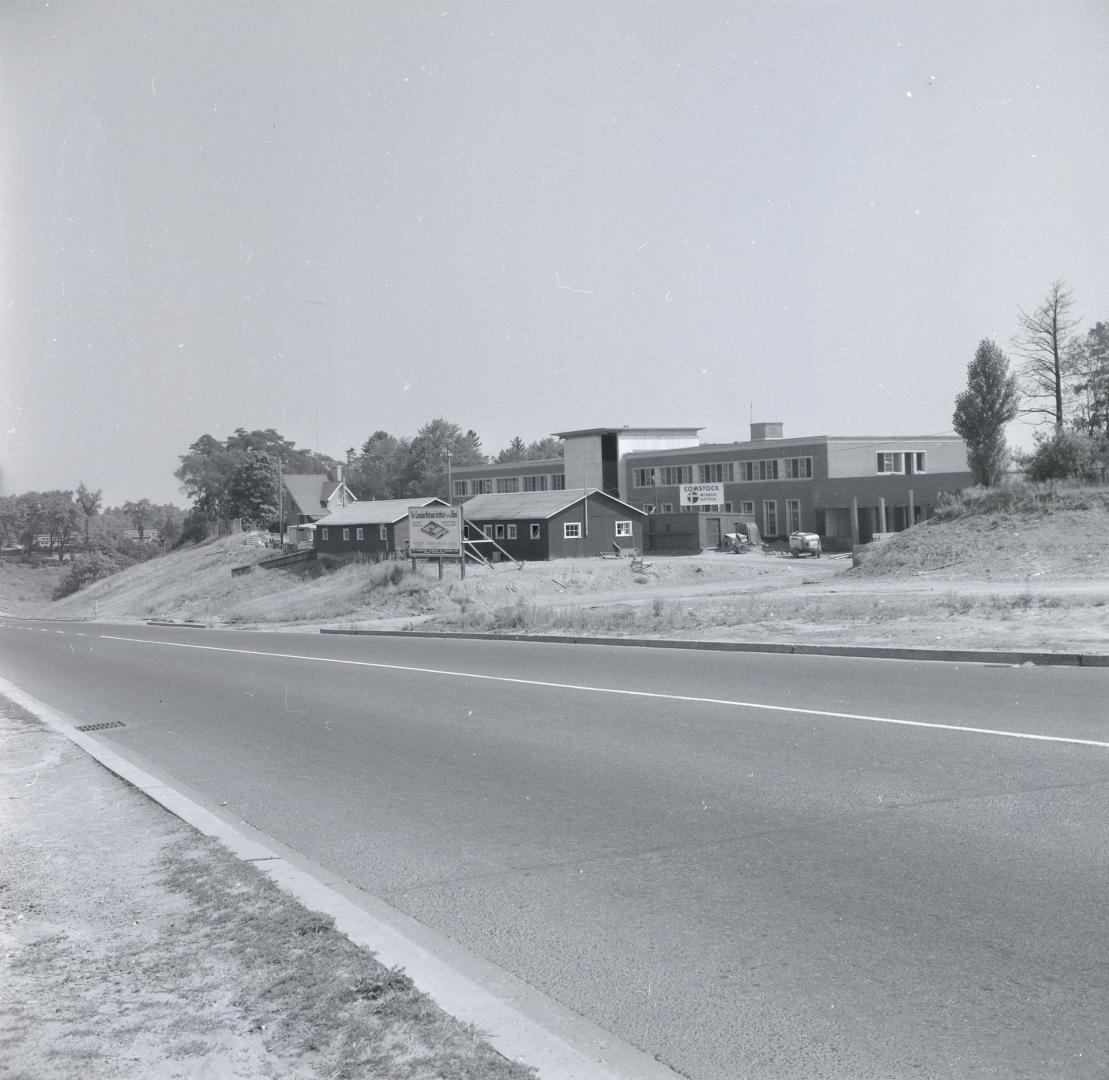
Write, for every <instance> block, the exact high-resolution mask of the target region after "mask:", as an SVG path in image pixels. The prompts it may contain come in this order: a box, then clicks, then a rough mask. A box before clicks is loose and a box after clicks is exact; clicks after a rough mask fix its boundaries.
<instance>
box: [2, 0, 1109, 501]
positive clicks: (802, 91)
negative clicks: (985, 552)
mask: <svg viewBox="0 0 1109 1080" xmlns="http://www.w3.org/2000/svg"><path fill="white" fill-rule="evenodd" d="M1107 117H1109V5H1107V4H1106V3H1104V2H1098V3H1088V4H1083V3H1068V2H1066V0H1042V2H1038V3H1028V4H1020V3H1008V4H1004V5H1002V4H997V3H874V4H858V3H820V4H813V3H788V2H781V3H774V4H770V3H742V2H732V3H709V2H701V0H684V2H681V3H650V2H646V0H621V2H614V0H590V2H588V3H584V2H583V3H566V2H561V0H560V2H557V3H553V2H549V0H544V2H527V0H523V2H522V0H505V2H497V3H493V2H487V0H472V2H470V3H464V4H458V3H455V2H454V0H437V2H435V3H422V2H419V0H379V2H357V3H355V2H351V3H337V2H332V3H324V2H319V0H264V2H262V0H259V2H250V0H235V2H221V0H211V2H207V3H198V2H195V0H163V2H130V0H128V2H109V0H50V2H46V0H3V3H2V4H0V143H2V155H0V183H2V203H0V295H2V297H3V303H2V305H0V312H2V324H0V413H2V415H0V425H2V426H0V440H2V441H0V492H2V493H5V494H8V493H12V492H18V491H22V490H26V489H29V488H38V489H45V488H58V487H62V488H73V487H76V485H77V483H78V481H79V480H83V481H84V482H85V483H86V484H87V485H88V486H89V487H91V488H98V487H99V488H103V489H104V495H105V500H106V502H107V503H109V504H118V503H121V502H123V501H124V500H126V499H137V498H141V497H148V498H151V499H154V500H156V501H177V502H181V503H183V502H184V497H183V496H181V495H180V494H179V491H178V487H177V482H176V480H175V479H174V478H173V470H174V469H175V468H176V467H177V465H178V457H179V455H180V454H182V453H184V452H185V450H186V448H187V447H188V445H189V443H191V442H193V441H195V440H196V439H197V438H198V437H199V436H200V435H202V434H205V433H209V434H212V435H214V436H216V437H217V438H224V437H226V435H227V434H228V433H229V432H231V431H232V430H234V428H236V427H246V428H259V427H276V428H277V429H278V430H279V431H281V433H282V434H284V435H285V436H286V437H288V438H291V439H293V440H295V441H296V442H297V443H299V444H301V445H304V446H308V447H312V448H315V447H316V446H317V445H318V447H319V449H321V450H323V451H324V452H326V453H330V454H332V455H334V456H336V457H341V456H342V455H343V454H344V453H345V451H346V449H347V447H350V446H355V447H357V446H360V445H361V443H362V442H363V441H364V440H365V438H366V437H367V436H368V435H369V434H370V433H371V432H372V431H374V430H376V429H379V428H384V429H386V430H388V431H391V432H393V433H394V434H397V435H412V434H415V432H416V430H417V429H418V427H419V426H420V425H421V424H423V423H424V422H425V421H427V420H429V419H431V418H433V417H436V416H444V417H447V418H448V419H450V420H453V421H455V422H456V423H459V424H461V425H462V427H463V428H471V427H472V428H474V429H475V430H476V431H477V432H478V433H479V434H480V435H481V437H482V440H483V445H484V448H485V449H486V451H487V452H496V451H497V450H499V449H501V448H502V447H504V446H506V445H507V444H508V442H509V441H510V440H511V438H512V437H513V436H514V435H517V434H519V435H521V436H522V437H523V438H524V439H525V440H526V441H532V440H534V439H537V438H541V437H543V436H545V435H546V434H548V433H549V432H552V431H560V430H567V429H572V428H579V427H590V426H597V425H609V424H611V425H623V424H628V425H632V426H639V425H681V426H694V425H700V426H703V427H704V429H705V430H704V431H703V433H702V437H703V438H704V439H705V440H706V441H731V440H735V439H743V438H746V437H747V434H748V423H749V421H750V419H751V417H752V415H753V417H754V419H755V420H780V421H782V422H784V424H785V431H786V434H787V435H797V436H801V435H818V434H843V435H852V434H879V435H880V434H905V435H911V434H932V433H939V432H945V431H950V429H951V413H952V407H953V400H954V397H955V395H956V393H958V391H959V390H961V389H962V388H963V386H964V385H965V377H966V365H967V363H968V362H969V361H970V359H971V358H972V356H973V354H974V350H975V347H976V346H977V344H978V342H979V340H980V339H982V338H983V337H992V338H994V339H996V340H997V341H998V342H999V343H1000V344H1001V345H1002V347H1003V348H1006V349H1008V346H1009V339H1010V338H1011V337H1012V335H1013V334H1014V333H1015V332H1016V329H1017V325H1016V315H1017V305H1018V304H1019V305H1023V306H1025V307H1027V308H1031V307H1034V306H1035V305H1036V304H1037V303H1038V302H1039V301H1040V300H1042V298H1043V296H1044V294H1045V293H1046V291H1047V288H1048V286H1049V285H1050V283H1051V281H1052V280H1054V279H1055V278H1057V277H1060V276H1065V277H1066V278H1067V279H1068V281H1069V282H1070V284H1071V286H1072V288H1073V289H1074V293H1075V299H1076V302H1077V305H1076V312H1077V313H1078V314H1080V315H1081V316H1083V317H1084V319H1085V324H1086V325H1090V324H1092V323H1093V322H1094V321H1097V320H1099V319H1102V320H1104V319H1109V214H1107V210H1106V206H1107V199H1109V194H1107V193H1109V123H1107ZM1010 355H1011V353H1010ZM317 432H318V435H317ZM1027 434H1028V432H1027V430H1025V431H1024V432H1023V433H1018V438H1023V439H1024V441H1025V442H1027Z"/></svg>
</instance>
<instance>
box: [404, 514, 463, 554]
mask: <svg viewBox="0 0 1109 1080" xmlns="http://www.w3.org/2000/svg"><path fill="white" fill-rule="evenodd" d="M408 553H409V554H410V555H413V556H419V555H430V556H433V557H434V556H438V557H439V558H450V557H453V558H455V559H460V558H462V507H460V506H410V507H409V508H408Z"/></svg>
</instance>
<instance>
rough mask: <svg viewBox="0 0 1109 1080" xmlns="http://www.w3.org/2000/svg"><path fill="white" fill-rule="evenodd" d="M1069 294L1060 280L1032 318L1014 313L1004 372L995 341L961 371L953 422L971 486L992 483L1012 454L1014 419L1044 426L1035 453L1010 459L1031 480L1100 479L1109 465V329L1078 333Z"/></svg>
mask: <svg viewBox="0 0 1109 1080" xmlns="http://www.w3.org/2000/svg"><path fill="white" fill-rule="evenodd" d="M1080 324H1081V319H1079V318H1078V317H1076V316H1075V314H1074V295H1073V293H1072V291H1071V290H1070V288H1069V287H1068V286H1067V283H1066V281H1065V280H1064V279H1062V278H1060V279H1058V280H1056V281H1054V282H1052V284H1051V287H1050V288H1049V289H1048V292H1047V296H1046V297H1045V298H1044V300H1043V302H1042V303H1041V304H1040V305H1039V306H1038V307H1036V308H1035V309H1033V310H1032V311H1031V312H1029V311H1025V310H1024V309H1023V308H1018V325H1019V327H1020V329H1019V330H1018V332H1017V334H1016V335H1015V336H1014V338H1013V341H1012V345H1013V350H1014V352H1015V353H1016V355H1017V357H1018V362H1017V364H1016V365H1015V367H1014V368H1012V369H1011V368H1010V362H1009V358H1008V356H1006V355H1005V353H1004V352H1003V351H1002V350H1001V348H1000V347H999V346H998V345H997V343H996V342H994V341H990V340H988V339H986V340H983V341H982V342H980V343H979V345H978V349H977V350H976V352H975V354H974V359H973V360H971V362H970V363H969V364H968V365H967V385H966V389H965V390H963V391H962V392H961V393H960V394H959V395H958V397H957V398H956V399H955V412H954V415H953V417H952V423H953V426H954V429H955V432H956V434H957V435H959V436H961V437H962V439H963V440H964V441H965V442H966V444H967V464H968V465H969V466H970V470H971V472H972V473H973V475H974V479H975V482H976V483H979V484H982V485H983V486H985V487H991V486H993V485H996V484H997V483H998V482H999V481H1000V480H1001V478H1002V477H1003V476H1004V474H1005V470H1006V468H1007V467H1008V465H1009V462H1010V460H1011V457H1012V455H1010V452H1009V448H1008V445H1007V443H1006V440H1005V425H1006V424H1008V423H1011V422H1012V421H1013V420H1016V419H1018V418H1019V417H1022V416H1023V417H1028V418H1030V419H1031V420H1032V422H1034V423H1038V424H1040V425H1047V426H1046V427H1041V429H1040V430H1039V431H1037V432H1036V433H1035V434H1034V435H1033V441H1034V449H1033V450H1032V451H1031V452H1030V453H1027V454H1017V455H1016V460H1017V463H1018V464H1019V465H1020V467H1021V468H1022V469H1023V471H1024V473H1025V475H1026V476H1027V477H1028V478H1029V479H1030V480H1061V479H1068V478H1075V479H1087V480H1089V479H1102V478H1104V475H1105V469H1106V466H1109V323H1105V322H1098V323H1095V324H1094V325H1093V326H1092V327H1090V328H1089V329H1088V330H1087V331H1086V332H1085V333H1084V334H1083V333H1082V332H1081V331H1080V329H1079V328H1080Z"/></svg>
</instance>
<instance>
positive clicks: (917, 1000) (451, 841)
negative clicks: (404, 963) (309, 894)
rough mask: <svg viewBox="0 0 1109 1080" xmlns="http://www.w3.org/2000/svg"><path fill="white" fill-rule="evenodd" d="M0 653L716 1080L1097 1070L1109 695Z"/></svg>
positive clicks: (922, 677) (402, 648) (228, 637)
mask: <svg viewBox="0 0 1109 1080" xmlns="http://www.w3.org/2000/svg"><path fill="white" fill-rule="evenodd" d="M0 626H2V627H3V628H2V629H0V675H3V677H5V678H7V679H10V680H11V681H12V682H14V683H16V684H17V685H19V686H20V687H21V688H22V689H24V690H25V691H27V692H28V693H31V694H33V695H35V696H37V697H39V698H41V699H42V700H44V701H46V702H48V703H49V704H51V705H53V706H54V707H55V708H57V709H60V710H62V711H64V712H66V713H68V714H69V715H71V716H73V717H75V718H77V719H79V720H80V721H81V722H82V723H97V722H108V721H122V722H123V723H124V724H125V727H123V728H117V729H113V730H110V731H105V732H103V733H102V737H103V738H104V739H105V741H109V740H110V741H111V744H112V745H113V747H114V748H116V749H117V750H120V751H121V752H123V753H125V754H127V755H129V756H132V757H135V758H136V759H138V760H141V761H143V762H146V763H151V764H153V765H154V766H156V767H157V768H159V769H160V770H161V771H163V772H168V773H170V774H172V775H173V776H175V777H177V778H178V779H179V780H180V781H181V782H182V783H184V784H187V785H189V786H191V787H193V788H195V789H197V790H198V791H200V792H202V793H203V794H204V795H205V796H206V797H208V798H210V799H212V800H213V801H216V802H221V803H227V804H228V807H227V808H228V809H229V810H232V811H234V812H235V813H237V814H238V815H240V816H241V817H242V818H244V819H245V820H247V821H249V822H251V823H252V824H254V825H256V826H258V827H259V828H261V829H263V830H264V831H265V832H267V833H269V834H270V835H272V836H274V837H276V838H277V839H279V840H280V841H282V842H283V843H285V844H288V845H290V846H291V847H293V848H295V849H297V850H299V851H301V852H303V853H304V854H306V855H308V856H310V857H311V858H313V859H315V860H316V861H318V862H320V863H322V864H324V865H325V866H327V867H329V868H330V869H333V870H334V871H335V872H336V873H338V874H340V875H341V876H343V877H344V878H346V879H348V880H350V881H352V882H354V883H356V884H357V885H359V886H361V887H362V888H364V889H366V890H368V891H369V892H371V893H373V894H375V895H377V896H379V897H381V898H382V899H384V900H386V901H388V902H389V903H390V904H392V905H394V906H395V907H397V908H399V909H400V910H402V911H404V912H406V913H408V914H410V915H412V916H414V917H416V918H418V919H420V920H421V921H422V922H424V923H426V924H428V925H430V926H432V927H434V928H436V929H437V930H440V931H442V932H444V933H447V934H449V935H450V936H451V937H453V938H455V939H456V940H458V941H460V942H462V943H463V944H465V945H466V946H468V947H469V948H471V949H473V950H475V951H476V952H478V953H480V954H482V955H484V956H486V957H488V958H489V959H491V960H493V961H494V962H496V963H498V964H500V965H501V966H503V967H505V968H507V969H509V970H511V971H512V972H514V973H515V974H517V975H519V976H520V977H521V978H523V979H525V980H527V981H528V982H530V983H532V984H533V985H535V986H536V987H538V988H539V989H541V990H543V991H545V992H546V993H548V994H550V995H552V996H553V997H555V998H558V999H559V1000H561V1001H563V1002H565V1003H566V1004H567V1005H569V1006H570V1007H572V1008H573V1009H575V1010H577V1011H578V1012H580V1013H582V1014H583V1015H585V1016H588V1017H589V1018H590V1019H592V1020H594V1021H596V1022H597V1023H599V1024H601V1025H602V1026H604V1027H606V1028H608V1029H609V1030H611V1031H612V1032H614V1033H615V1034H617V1035H619V1036H620V1037H621V1038H623V1039H625V1040H627V1041H628V1042H631V1043H633V1044H635V1045H637V1046H639V1047H641V1048H642V1049H644V1050H646V1051H648V1052H649V1053H652V1054H656V1055H658V1056H659V1057H660V1059H662V1060H663V1061H665V1062H667V1063H669V1064H671V1065H672V1066H674V1067H675V1068H676V1069H678V1070H680V1071H682V1072H683V1073H686V1074H687V1075H689V1076H691V1077H694V1078H697V1080H709V1078H713V1080H716V1078H719V1080H736V1078H740V1077H770V1078H789V1080H793V1078H802V1077H821V1078H839V1077H844V1078H851V1080H866V1078H871V1077H888V1078H901V1077H921V1078H941V1077H943V1078H951V1080H956V1078H958V1080H967V1078H978V1077H996V1078H999V1080H1000V1078H1005V1080H1011V1078H1015V1077H1034V1078H1043V1077H1052V1078H1071V1077H1089V1078H1094V1077H1096V1078H1098V1080H1103V1078H1104V1077H1105V1076H1109V1034H1107V1029H1106V1023H1105V1020H1106V1016H1107V1015H1109V899H1107V898H1109V829H1107V827H1106V822H1107V821H1109V705H1107V699H1109V670H1107V669H1094V670H1087V669H1079V668H1032V667H1020V668H1012V667H990V666H985V665H948V664H912V663H908V662H901V661H873V660H861V659H843V658H823V657H799V656H778V655H754V654H742V653H712V652H705V653H698V652H688V651H677V650H675V651H667V650H657V649H635V648H622V649H606V648H601V647H590V646H558V645H541V644H533V643H514V642H485V641H477V642H475V641H441V640H423V639H394V638H365V637H353V638H345V637H331V636H327V637H323V636H318V635H300V634H255V633H248V632H235V631H230V632H228V631H222V632H221V631H197V630H181V629H171V628H166V627H135V626H117V627H108V626H105V625H103V624H96V625H76V624H64V625H57V624H48V623H34V622H30V621H27V620H14V619H7V620H0ZM966 729H978V730H966Z"/></svg>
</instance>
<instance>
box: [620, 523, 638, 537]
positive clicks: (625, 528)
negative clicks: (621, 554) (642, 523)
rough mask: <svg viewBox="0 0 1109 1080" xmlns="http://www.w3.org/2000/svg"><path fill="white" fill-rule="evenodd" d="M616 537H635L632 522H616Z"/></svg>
mask: <svg viewBox="0 0 1109 1080" xmlns="http://www.w3.org/2000/svg"><path fill="white" fill-rule="evenodd" d="M616 535H617V536H634V535H635V533H634V532H632V523H631V522H630V521H618V522H616Z"/></svg>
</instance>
